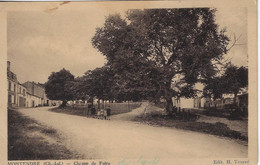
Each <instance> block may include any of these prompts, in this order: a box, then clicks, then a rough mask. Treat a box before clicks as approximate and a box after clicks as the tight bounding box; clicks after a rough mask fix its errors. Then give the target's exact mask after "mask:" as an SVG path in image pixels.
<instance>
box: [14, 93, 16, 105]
mask: <svg viewBox="0 0 260 165" xmlns="http://www.w3.org/2000/svg"><path fill="white" fill-rule="evenodd" d="M14 104H16V96H15V95H14Z"/></svg>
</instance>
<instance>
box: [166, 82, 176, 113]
mask: <svg viewBox="0 0 260 165" xmlns="http://www.w3.org/2000/svg"><path fill="white" fill-rule="evenodd" d="M171 79H172V78H169V81H168V82H167V83H166V84H165V89H164V98H165V99H166V111H167V112H168V113H176V112H173V102H172V93H171Z"/></svg>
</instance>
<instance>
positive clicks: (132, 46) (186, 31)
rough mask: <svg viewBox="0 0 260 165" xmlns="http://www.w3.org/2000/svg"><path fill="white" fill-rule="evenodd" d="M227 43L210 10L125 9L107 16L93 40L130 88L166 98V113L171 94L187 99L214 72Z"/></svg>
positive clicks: (227, 40)
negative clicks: (122, 11)
mask: <svg viewBox="0 0 260 165" xmlns="http://www.w3.org/2000/svg"><path fill="white" fill-rule="evenodd" d="M228 43H229V38H228V37H227V36H226V35H225V30H219V29H218V25H217V24H216V22H215V10H214V9H210V8H189V9H145V10H129V11H128V12H127V13H126V18H121V17H120V15H118V14H117V15H110V16H108V17H107V18H106V20H105V23H104V25H103V27H99V28H97V29H96V33H95V35H94V37H93V38H92V44H93V46H94V47H95V48H97V49H98V50H99V51H100V52H101V53H102V54H103V55H104V56H106V58H107V60H108V65H110V66H111V67H112V68H113V70H114V73H115V74H116V75H118V78H119V79H118V82H120V84H124V86H125V87H127V88H125V89H128V92H130V91H134V90H135V89H140V90H143V91H145V90H147V91H149V92H150V93H151V94H152V95H153V96H154V97H156V98H160V97H164V98H165V99H166V101H167V110H168V111H170V110H171V109H172V97H173V96H177V95H180V94H181V95H183V96H186V97H190V95H191V94H194V84H195V83H196V82H198V81H203V79H205V78H208V77H213V76H214V75H215V74H216V73H217V66H216V65H217V64H218V63H219V62H220V61H221V60H222V59H223V55H224V54H226V53H227V51H228V49H227V45H228ZM130 89H131V90H130ZM149 89H150V90H149Z"/></svg>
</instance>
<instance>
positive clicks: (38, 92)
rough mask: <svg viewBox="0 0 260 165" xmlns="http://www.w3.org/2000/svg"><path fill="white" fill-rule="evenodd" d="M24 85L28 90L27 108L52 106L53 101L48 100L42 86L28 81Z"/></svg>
mask: <svg viewBox="0 0 260 165" xmlns="http://www.w3.org/2000/svg"><path fill="white" fill-rule="evenodd" d="M23 85H24V86H25V87H26V89H27V95H28V96H27V103H26V105H27V107H35V106H50V105H52V103H53V101H52V100H50V99H48V98H47V96H46V93H45V89H44V86H43V85H42V84H40V83H35V82H31V81H27V82H25V83H23Z"/></svg>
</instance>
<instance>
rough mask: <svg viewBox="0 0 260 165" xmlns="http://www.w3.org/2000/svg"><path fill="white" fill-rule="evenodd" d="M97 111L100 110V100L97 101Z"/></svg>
mask: <svg viewBox="0 0 260 165" xmlns="http://www.w3.org/2000/svg"><path fill="white" fill-rule="evenodd" d="M98 109H100V99H98Z"/></svg>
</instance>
